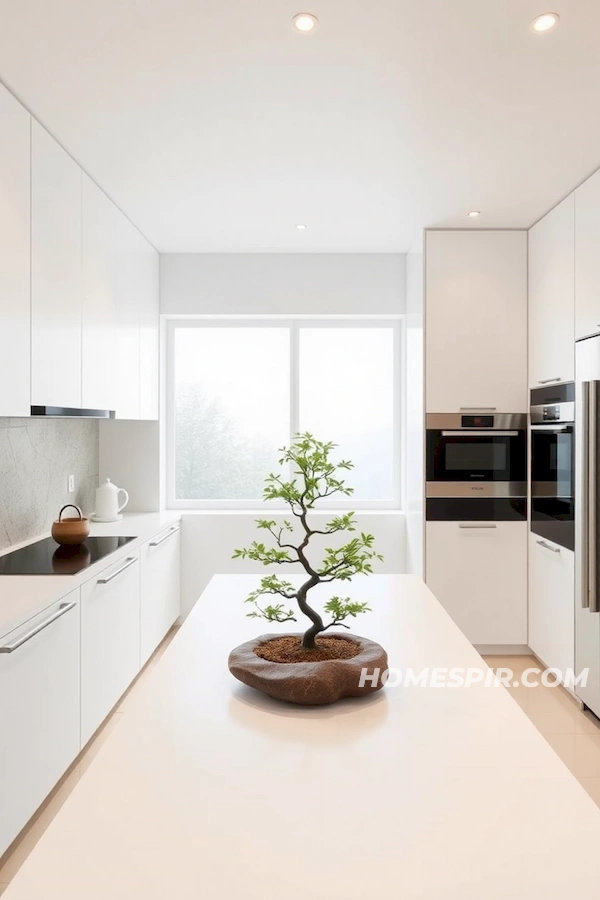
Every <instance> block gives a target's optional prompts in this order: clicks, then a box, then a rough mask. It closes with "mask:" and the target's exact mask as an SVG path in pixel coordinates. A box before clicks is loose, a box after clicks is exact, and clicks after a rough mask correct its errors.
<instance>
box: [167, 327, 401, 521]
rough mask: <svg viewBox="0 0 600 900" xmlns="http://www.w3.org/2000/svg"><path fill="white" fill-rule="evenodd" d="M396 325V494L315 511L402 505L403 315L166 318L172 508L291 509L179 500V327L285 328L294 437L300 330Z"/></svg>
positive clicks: (323, 503)
mask: <svg viewBox="0 0 600 900" xmlns="http://www.w3.org/2000/svg"><path fill="white" fill-rule="evenodd" d="M307 327H308V328H338V329H339V328H382V327H384V328H391V329H392V333H393V370H394V394H393V406H394V408H393V423H392V428H393V459H394V460H395V465H394V469H393V479H394V489H393V497H392V499H388V500H358V499H352V498H351V497H350V498H345V497H341V498H339V499H335V500H326V501H320V502H319V504H318V506H317V507H315V509H316V510H323V511H331V510H340V511H343V510H349V509H353V510H363V511H364V510H372V511H376V510H385V509H387V510H396V511H400V510H401V509H402V499H403V498H402V494H403V490H402V487H403V467H404V454H403V452H402V427H403V422H404V389H405V388H404V384H403V381H402V376H401V373H402V360H403V354H404V347H405V343H404V341H405V334H404V331H405V327H404V316H401V315H399V316H390V315H385V316H368V317H362V316H314V315H313V316H251V317H249V316H194V317H191V316H177V317H169V318H167V321H166V351H167V352H166V381H165V388H166V391H165V420H166V454H165V483H166V500H167V508H168V509H177V510H188V511H193V510H196V511H206V510H214V511H219V510H220V511H222V512H227V511H230V512H242V511H244V510H246V511H250V510H251V511H258V512H260V511H263V510H266V509H270V510H272V511H273V512H277V511H278V510H282V511H283V510H285V509H288V507H287V506H286V505H285V504H283V503H281V504H279V503H276V502H274V501H269V502H268V503H267V502H265V501H263V500H262V499H261V498H257V499H256V500H179V499H177V498H176V496H175V471H176V470H175V403H174V398H175V365H174V362H175V353H174V344H175V331H176V329H177V328H286V329H289V340H290V406H289V409H290V434H289V438H288V440H289V441H291V440H292V438H293V436H294V434H295V433H296V432H297V431H298V427H299V412H300V410H299V405H300V404H299V397H300V393H299V392H300V385H299V376H300V359H299V349H300V330H301V328H307Z"/></svg>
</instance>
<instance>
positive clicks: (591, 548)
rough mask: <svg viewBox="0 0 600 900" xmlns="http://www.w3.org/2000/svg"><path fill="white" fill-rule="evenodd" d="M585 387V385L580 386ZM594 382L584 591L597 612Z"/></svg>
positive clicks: (589, 413) (590, 399) (589, 422)
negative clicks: (585, 582)
mask: <svg viewBox="0 0 600 900" xmlns="http://www.w3.org/2000/svg"><path fill="white" fill-rule="evenodd" d="M584 391H585V388H584ZM597 464H598V382H597V381H590V382H589V385H588V407H587V482H588V483H587V491H586V492H585V493H586V497H587V540H586V542H585V544H586V552H587V592H588V608H589V610H590V612H594V613H596V612H600V602H599V598H598V565H597V558H598V484H597V474H596V473H597Z"/></svg>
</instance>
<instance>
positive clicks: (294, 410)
mask: <svg viewBox="0 0 600 900" xmlns="http://www.w3.org/2000/svg"><path fill="white" fill-rule="evenodd" d="M299 431H300V327H299V325H298V322H292V324H291V326H290V440H293V438H294V435H296V434H297V433H298V432H299Z"/></svg>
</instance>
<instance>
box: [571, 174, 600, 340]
mask: <svg viewBox="0 0 600 900" xmlns="http://www.w3.org/2000/svg"><path fill="white" fill-rule="evenodd" d="M598 332H600V171H598V172H596V173H595V174H594V175H592V177H591V178H588V180H587V181H586V182H584V183H583V184H582V185H581V187H579V188H577V190H576V191H575V338H576V339H578V338H582V337H587V336H588V335H590V334H597V333H598Z"/></svg>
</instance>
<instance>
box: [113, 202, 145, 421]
mask: <svg viewBox="0 0 600 900" xmlns="http://www.w3.org/2000/svg"><path fill="white" fill-rule="evenodd" d="M141 240H142V239H141V237H140V235H139V233H138V232H137V230H136V229H135V228H134V226H133V225H132V224H131V222H130V221H129V220H128V219H126V218H125V216H123V215H120V214H119V223H118V228H117V257H116V262H117V299H118V302H117V317H116V323H115V324H116V332H115V339H116V340H115V350H116V366H117V393H116V401H115V404H116V405H115V410H116V414H117V418H118V419H139V417H140V303H141V298H140V294H139V268H140V252H139V241H141Z"/></svg>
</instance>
